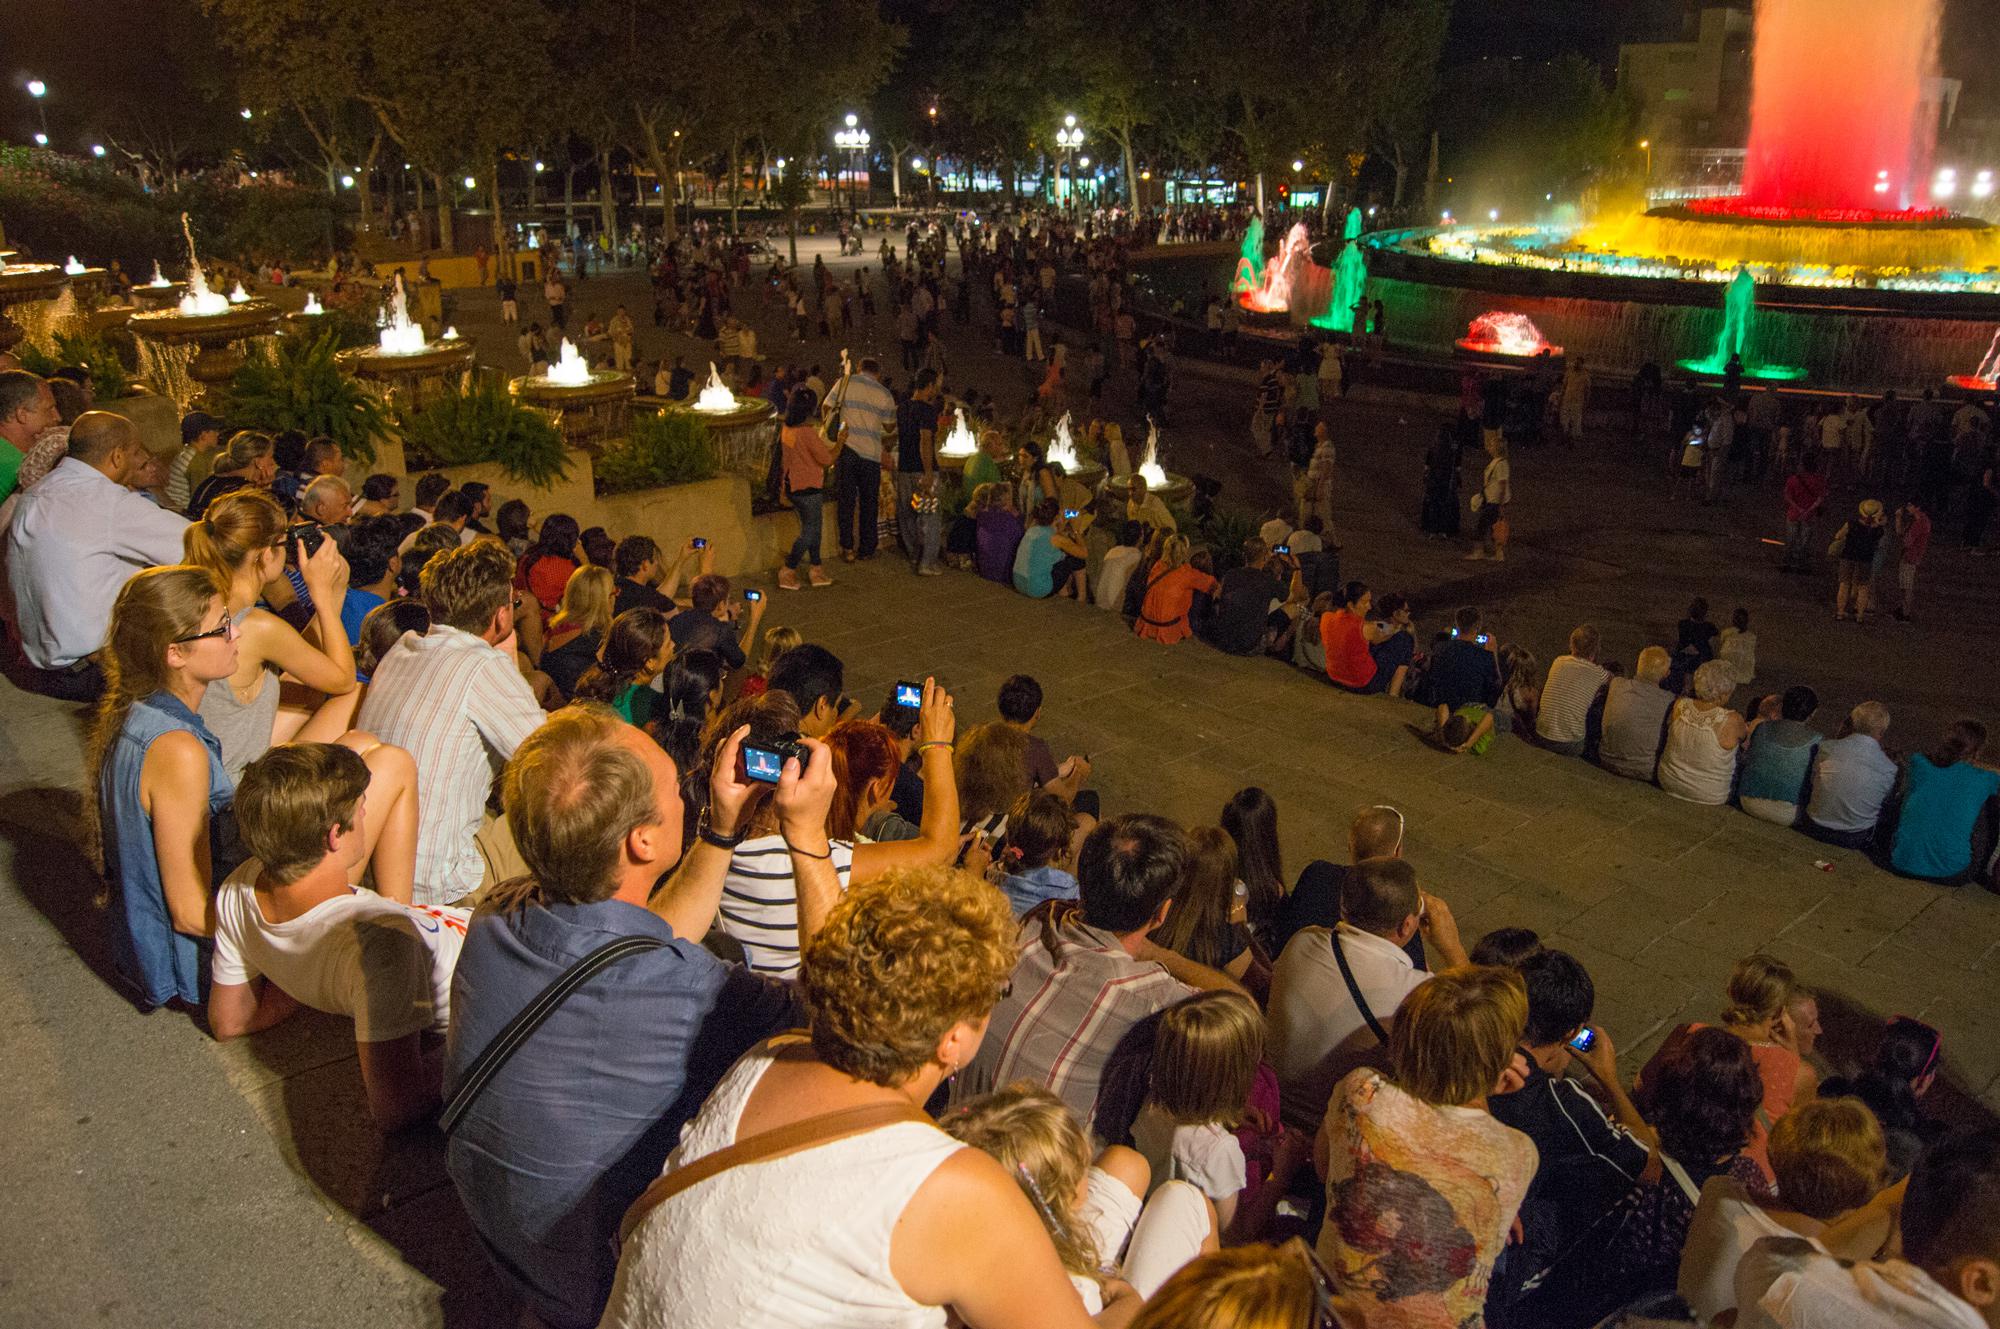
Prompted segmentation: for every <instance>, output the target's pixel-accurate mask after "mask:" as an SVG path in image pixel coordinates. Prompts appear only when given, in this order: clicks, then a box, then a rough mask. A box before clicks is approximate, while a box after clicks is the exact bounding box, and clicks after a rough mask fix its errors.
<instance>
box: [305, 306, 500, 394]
mask: <svg viewBox="0 0 2000 1329" xmlns="http://www.w3.org/2000/svg"><path fill="white" fill-rule="evenodd" d="M324 313H325V310H323V309H322V308H320V306H319V297H318V296H316V295H308V296H307V297H306V307H305V308H304V309H303V310H301V311H300V312H299V313H297V314H292V315H289V316H288V318H289V319H290V320H291V321H292V322H293V323H294V325H295V326H296V325H299V324H303V325H305V326H306V327H308V328H310V327H312V326H315V325H316V320H317V319H318V318H319V317H320V315H322V314H324ZM335 358H336V359H338V360H339V361H340V367H341V368H342V369H344V370H346V371H347V372H348V373H350V374H352V375H354V377H355V378H357V379H359V380H361V381H362V382H363V383H365V384H367V385H368V386H369V387H370V388H371V389H372V390H373V391H374V392H375V393H376V394H377V395H379V396H381V397H384V398H386V399H389V400H392V401H396V402H398V403H400V404H401V405H403V406H405V407H408V408H410V409H416V408H419V407H421V406H423V405H424V404H425V403H426V402H430V401H434V400H436V399H437V398H438V397H440V396H442V395H444V393H445V392H446V391H448V390H449V389H450V388H452V387H453V386H455V385H458V384H460V383H463V382H464V381H465V375H466V373H467V371H469V370H470V369H471V368H472V346H471V343H469V342H465V341H461V340H460V339H459V338H458V337H456V336H454V335H452V334H450V333H447V334H446V335H445V336H444V337H443V338H442V339H441V340H439V341H435V342H432V341H427V340H426V339H425V337H424V329H423V325H422V324H421V323H417V322H415V321H413V320H412V319H411V318H410V301H409V296H408V294H407V293H406V292H405V291H404V289H403V274H401V273H400V272H399V273H397V274H396V279H395V282H394V283H393V284H392V285H391V287H390V291H389V307H388V309H387V310H386V311H385V313H384V314H383V317H382V326H381V329H380V331H379V333H378V335H377V338H376V344H375V345H373V346H356V347H354V348H353V349H351V350H346V351H342V352H340V354H339V355H338V356H336V357H335Z"/></svg>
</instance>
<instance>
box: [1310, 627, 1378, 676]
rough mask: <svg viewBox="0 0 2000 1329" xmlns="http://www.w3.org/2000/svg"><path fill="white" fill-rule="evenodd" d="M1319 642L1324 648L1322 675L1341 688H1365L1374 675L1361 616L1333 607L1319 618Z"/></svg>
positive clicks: (1373, 666) (1372, 658) (1372, 654)
mask: <svg viewBox="0 0 2000 1329" xmlns="http://www.w3.org/2000/svg"><path fill="white" fill-rule="evenodd" d="M1319 640H1320V645H1322V646H1324V647H1326V676H1327V677H1328V678H1330V679H1332V680H1333V681H1334V682H1336V683H1338V684H1340V685H1341V686H1343V687H1350V688H1365V687H1367V686H1368V684H1369V681H1370V680H1372V679H1373V678H1374V677H1375V656H1374V653H1373V652H1371V651H1370V650H1369V649H1368V634H1367V631H1366V625H1365V624H1364V623H1363V622H1362V621H1361V615H1359V614H1356V613H1352V612H1350V611H1348V610H1346V609H1336V610H1334V611H1333V612H1332V613H1331V614H1327V615H1326V616H1325V617H1323V618H1321V619H1320V621H1319Z"/></svg>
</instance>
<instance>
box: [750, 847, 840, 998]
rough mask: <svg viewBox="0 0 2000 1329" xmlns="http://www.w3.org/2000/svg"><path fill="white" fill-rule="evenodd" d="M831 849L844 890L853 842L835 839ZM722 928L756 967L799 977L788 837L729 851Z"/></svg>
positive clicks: (796, 913)
mask: <svg viewBox="0 0 2000 1329" xmlns="http://www.w3.org/2000/svg"><path fill="white" fill-rule="evenodd" d="M828 848H830V849H831V850H832V851H833V871H834V875H835V876H837V877H839V878H840V889H841V890H843V891H844V890H846V889H847V874H848V872H849V871H850V870H851V869H852V868H853V866H854V846H853V845H851V844H849V843H848V842H847V841H845V840H835V841H833V842H832V843H831V844H830V845H829V846H828ZM722 930H723V931H724V932H726V933H728V934H729V935H730V936H732V937H734V938H735V939H736V940H737V942H738V943H740V944H741V945H742V947H743V963H744V964H746V965H748V966H749V967H750V969H751V970H752V972H754V973H759V974H775V975H777V976H778V977H780V978H797V977H798V976H799V889H798V883H797V882H795V881H794V880H793V879H792V855H791V851H790V850H789V849H787V848H785V837H784V836H782V835H777V834H772V835H760V836H757V837H756V838H755V839H751V840H745V841H744V842H743V843H742V844H740V845H737V846H736V852H735V853H734V854H732V855H730V858H729V872H728V874H727V875H726V876H724V877H723V879H722Z"/></svg>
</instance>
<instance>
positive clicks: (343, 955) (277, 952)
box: [210, 858, 472, 1043]
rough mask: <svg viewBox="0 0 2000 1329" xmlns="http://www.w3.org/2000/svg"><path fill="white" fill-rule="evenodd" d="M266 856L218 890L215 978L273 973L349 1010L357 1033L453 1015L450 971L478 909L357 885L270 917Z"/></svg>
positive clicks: (359, 1037)
mask: <svg viewBox="0 0 2000 1329" xmlns="http://www.w3.org/2000/svg"><path fill="white" fill-rule="evenodd" d="M263 866H264V865H263V864H262V863H259V862H258V861H257V860H256V859H254V858H253V859H251V860H249V861H248V862H246V863H244V864H243V866H241V867H239V868H237V869H236V871H235V872H233V873H231V874H230V875H229V879H228V880H227V881H225V882H223V883H222V886H221V887H220V889H218V890H217V891H216V893H215V957H214V959H213V960H212V961H211V962H210V971H211V974H212V976H213V978H214V981H215V982H217V983H231V984H235V983H248V982H249V981H250V980H251V979H253V978H257V977H259V976H260V975H261V976H262V977H264V978H268V979H270V980H271V981H272V982H273V983H276V984H277V985H278V986H279V987H280V988H283V989H284V990H285V991H286V992H287V993H289V994H290V995H291V996H292V997H294V998H295V999H297V1000H298V1001H299V1002H300V1003H301V1004H302V1005H306V1006H310V1007H312V1008H313V1009H314V1010H317V1011H328V1012H330V1013H332V1014H334V1015H345V1016H349V1017H351V1018H352V1019H353V1020H354V1041H355V1042H357V1043H387V1042H389V1041H391V1040H392V1039H397V1038H402V1037H404V1036H406V1035H409V1034H414V1033H418V1032H420V1031H422V1030H425V1029H436V1030H442V1029H444V1028H445V1026H446V1025H447V1024H448V1023H450V1020H451V971H452V969H453V968H454V967H456V965H457V964H458V953H459V951H460V950H461V949H463V947H464V946H465V926H466V923H467V922H468V921H469V920H470V919H471V917H472V914H471V911H469V910H465V909H454V908H451V907H450V906H448V905H406V904H398V903H396V902H395V901H394V900H385V899H383V898H382V897H381V896H379V895H377V894H375V893H374V892H373V891H364V890H356V891H354V892H353V893H352V894H350V895H343V896H338V897H336V898H334V899H331V900H327V901H324V902H323V903H321V904H318V905H315V906H314V907H313V908H312V909H310V910H308V911H307V912H305V913H304V914H301V915H300V916H299V917H297V918H294V919H292V920H291V921H289V922H285V923H272V922H268V921H266V919H265V918H264V911H263V910H261V909H260V908H258V907H257V892H256V889H255V883H256V881H257V875H258V873H260V872H262V871H263Z"/></svg>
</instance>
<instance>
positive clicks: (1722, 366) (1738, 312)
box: [1681, 269, 1806, 381]
mask: <svg viewBox="0 0 2000 1329" xmlns="http://www.w3.org/2000/svg"><path fill="white" fill-rule="evenodd" d="M1756 323H1757V283H1756V281H1755V280H1754V279H1752V278H1751V276H1750V273H1749V271H1748V270H1747V269H1745V270H1743V271H1739V272H1738V273H1737V274H1736V276H1735V278H1734V279H1733V280H1732V281H1731V282H1730V283H1729V289H1728V290H1727V291H1725V292H1724V293H1723V297H1722V335H1721V336H1720V337H1717V338H1716V341H1715V349H1714V350H1713V351H1710V352H1709V353H1708V355H1707V356H1706V357H1705V358H1703V359H1699V360H1683V361H1681V368H1682V369H1691V370H1693V371H1694V372H1695V373H1697V374H1715V375H1725V374H1727V373H1729V372H1730V366H1731V365H1732V364H1733V365H1734V366H1735V367H1736V372H1737V373H1738V374H1739V375H1740V376H1741V377H1743V378H1762V379H1777V380H1780V381H1785V380H1791V379H1800V378H1804V377H1805V376H1806V371H1805V370H1803V369H1797V368H1794V367H1792V366H1791V365H1771V364H1765V363H1764V362H1763V360H1762V359H1761V358H1760V357H1759V355H1758V351H1757V342H1756V339H1755V338H1754V337H1752V336H1751V333H1752V332H1753V331H1754V330H1755V328H1756Z"/></svg>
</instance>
